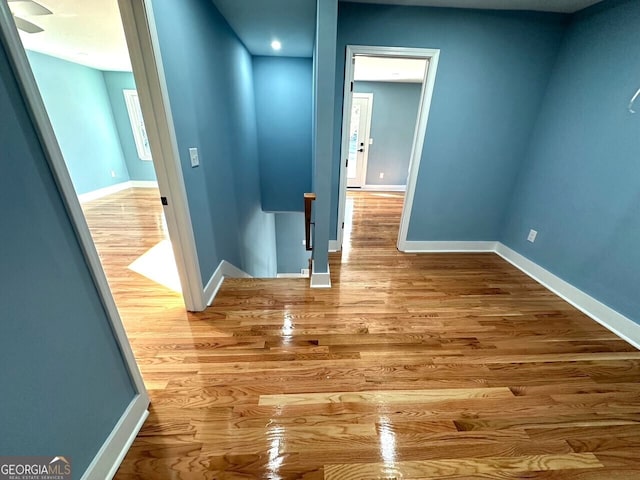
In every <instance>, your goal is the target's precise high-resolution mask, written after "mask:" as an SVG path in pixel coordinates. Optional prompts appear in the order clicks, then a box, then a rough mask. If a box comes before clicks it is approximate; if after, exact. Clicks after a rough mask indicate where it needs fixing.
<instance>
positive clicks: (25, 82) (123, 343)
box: [0, 0, 149, 480]
mask: <svg viewBox="0 0 640 480" xmlns="http://www.w3.org/2000/svg"><path fill="white" fill-rule="evenodd" d="M0 42H1V43H2V45H3V46H4V48H5V50H6V52H7V56H8V60H9V63H10V66H11V70H12V72H13V74H14V76H15V79H16V83H17V85H18V88H19V89H20V93H21V96H22V99H23V101H24V103H25V106H26V108H27V111H28V113H29V116H30V118H31V121H32V123H33V127H34V129H35V131H36V134H37V136H38V140H39V142H40V146H41V148H42V151H43V153H44V156H45V158H46V161H47V164H48V166H49V168H50V169H51V173H52V176H53V178H54V181H55V183H56V186H57V188H58V191H59V193H60V197H61V199H62V202H63V204H64V207H65V210H66V212H67V215H68V216H69V220H70V222H71V225H72V227H73V230H74V233H75V236H76V239H77V241H78V244H79V246H80V249H81V251H82V254H83V257H84V259H85V262H86V264H87V268H88V270H89V273H90V274H91V278H92V279H93V284H94V286H95V288H96V291H97V292H98V296H99V297H100V301H101V303H102V306H103V308H104V311H105V314H106V317H107V320H108V322H109V326H110V327H111V330H112V332H113V336H114V338H115V341H116V343H117V345H118V347H119V349H120V352H121V354H122V360H123V362H124V365H125V367H126V369H127V372H128V373H129V376H130V378H131V382H132V387H133V391H134V397H133V398H132V399H131V401H130V403H129V405H128V406H127V407H126V409H125V410H124V412H123V413H122V416H121V417H120V418H119V419H118V421H117V423H116V425H115V426H114V428H113V430H112V431H111V433H110V434H109V435H108V436H107V438H106V440H105V441H104V443H103V445H102V447H101V448H100V449H99V450H98V452H97V453H96V455H95V456H94V458H93V460H92V461H91V463H90V464H89V465H88V466H87V469H86V470H85V472H84V473H83V474H82V480H89V479H92V478H112V477H113V476H114V475H115V473H116V470H117V468H118V466H119V465H120V462H121V461H122V459H123V458H124V457H123V451H126V450H127V449H128V447H129V446H130V445H131V443H132V442H133V440H134V439H135V436H136V435H137V433H138V431H139V430H140V428H141V427H142V424H143V422H144V420H145V419H146V418H147V416H148V415H149V412H148V410H147V408H148V406H149V393H148V392H147V389H146V387H145V384H144V381H143V379H142V375H141V373H140V369H139V368H138V364H137V362H136V359H135V357H134V355H133V350H132V349H131V344H130V343H129V339H128V337H127V333H126V331H125V329H124V325H123V324H122V319H121V318H120V314H119V313H118V309H117V307H116V304H115V302H114V300H113V295H112V293H111V289H110V288H109V284H108V282H107V277H106V276H105V273H104V269H103V267H102V263H101V262H100V257H99V256H98V252H97V250H96V247H95V243H94V242H93V238H92V237H91V233H90V232H89V227H88V225H87V222H86V219H85V216H84V213H83V212H82V208H81V206H80V200H79V199H78V195H77V193H76V190H75V188H74V186H73V183H72V182H71V177H70V175H69V170H68V169H67V166H66V164H65V161H64V157H63V155H62V151H61V150H60V146H59V144H58V140H57V138H56V136H55V133H54V131H53V127H52V126H51V122H50V120H49V115H48V113H47V110H46V108H45V106H44V102H43V100H42V97H41V95H40V90H39V88H38V85H37V83H36V80H35V77H34V76H33V72H32V70H31V65H30V64H29V60H28V59H27V55H26V52H25V50H24V47H23V45H22V41H21V40H20V36H19V34H18V30H17V28H16V26H15V23H14V21H13V16H12V14H11V11H10V10H9V6H8V4H7V2H6V1H5V0H0Z"/></svg>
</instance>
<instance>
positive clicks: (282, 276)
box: [276, 273, 309, 278]
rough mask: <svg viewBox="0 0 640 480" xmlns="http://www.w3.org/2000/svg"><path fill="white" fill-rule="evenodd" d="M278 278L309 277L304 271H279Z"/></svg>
mask: <svg viewBox="0 0 640 480" xmlns="http://www.w3.org/2000/svg"><path fill="white" fill-rule="evenodd" d="M276 278H309V275H305V274H304V273H277V274H276Z"/></svg>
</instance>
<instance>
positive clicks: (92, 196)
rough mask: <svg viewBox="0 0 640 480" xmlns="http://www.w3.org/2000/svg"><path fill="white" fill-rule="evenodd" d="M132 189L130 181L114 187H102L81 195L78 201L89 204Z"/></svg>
mask: <svg viewBox="0 0 640 480" xmlns="http://www.w3.org/2000/svg"><path fill="white" fill-rule="evenodd" d="M130 187H131V185H130V182H128V181H127V182H122V183H116V184H114V185H109V186H108V187H102V188H98V189H97V190H91V191H90V192H86V193H81V194H80V195H78V200H79V201H80V203H87V202H91V201H93V200H98V199H100V198H103V197H106V196H108V195H113V194H114V193H118V192H121V191H122V190H126V189H127V188H130Z"/></svg>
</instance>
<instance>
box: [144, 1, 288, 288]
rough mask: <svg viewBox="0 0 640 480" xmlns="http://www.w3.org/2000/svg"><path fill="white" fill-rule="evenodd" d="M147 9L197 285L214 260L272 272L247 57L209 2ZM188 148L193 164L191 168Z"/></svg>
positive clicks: (270, 226)
mask: <svg viewBox="0 0 640 480" xmlns="http://www.w3.org/2000/svg"><path fill="white" fill-rule="evenodd" d="M153 8H154V15H155V21H156V26H157V30H158V36H159V43H160V50H161V54H162V60H163V64H164V71H165V76H166V81H167V87H168V91H169V98H170V103H171V110H172V114H173V120H174V125H175V130H176V137H177V141H178V149H179V153H180V161H181V165H182V171H183V176H184V181H185V186H186V190H187V197H188V201H189V208H190V212H191V220H192V224H193V228H194V234H195V240H196V249H197V252H198V260H199V263H200V270H201V275H202V280H203V283H205V284H206V282H208V281H209V279H210V278H211V276H212V275H213V272H214V271H215V269H216V268H217V266H218V264H219V263H220V261H221V260H227V261H228V262H231V263H232V264H234V265H236V266H238V267H240V268H244V269H245V270H247V271H248V272H249V273H253V271H254V270H255V271H256V272H257V271H259V270H262V269H264V268H266V266H270V267H269V268H272V269H274V272H273V273H275V265H276V263H275V262H276V252H275V227H274V221H273V218H270V217H268V216H264V215H266V214H264V213H263V212H262V211H261V210H260V209H259V208H258V207H259V202H260V184H259V178H258V174H257V172H258V157H257V147H256V136H255V135H256V134H255V105H254V100H253V84H252V80H251V76H252V71H251V59H250V56H249V54H248V53H247V51H246V49H245V48H244V46H243V45H242V43H241V42H240V40H238V38H237V37H236V35H235V33H234V32H233V30H231V28H230V27H229V25H228V24H227V22H226V21H225V20H224V18H223V17H222V15H220V12H218V10H217V9H216V8H215V6H214V5H213V3H212V2H211V1H208V0H185V1H181V2H165V1H158V0H155V1H154V2H153ZM240 132H242V133H240ZM190 147H197V148H198V150H199V157H200V166H199V167H196V168H191V163H190V159H189V148H190ZM252 172H255V174H252ZM250 227H251V228H250ZM258 234H259V235H258ZM259 236H262V237H264V238H263V242H262V243H260V242H255V239H256V238H258V237H259ZM248 237H253V240H254V241H252V242H249V241H248V240H247V238H248ZM265 255H268V256H269V257H268V258H263V257H264V256H265ZM257 258H261V261H260V262H259V263H255V261H256V259H257Z"/></svg>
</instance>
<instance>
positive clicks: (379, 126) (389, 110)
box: [353, 82, 422, 185]
mask: <svg viewBox="0 0 640 480" xmlns="http://www.w3.org/2000/svg"><path fill="white" fill-rule="evenodd" d="M353 91H354V92H359V93H373V112H372V116H371V138H373V144H372V145H371V146H369V157H368V159H367V178H366V183H367V185H406V184H407V174H408V172H409V160H410V159H411V147H412V145H413V136H414V133H415V129H416V120H417V118H418V108H419V106H420V92H421V91H422V84H421V83H398V82H396V83H393V82H355V84H354V88H353ZM380 172H383V173H384V178H382V179H381V178H380Z"/></svg>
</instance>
